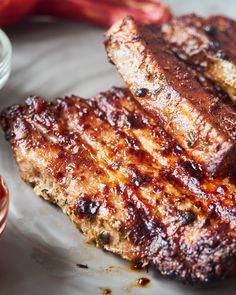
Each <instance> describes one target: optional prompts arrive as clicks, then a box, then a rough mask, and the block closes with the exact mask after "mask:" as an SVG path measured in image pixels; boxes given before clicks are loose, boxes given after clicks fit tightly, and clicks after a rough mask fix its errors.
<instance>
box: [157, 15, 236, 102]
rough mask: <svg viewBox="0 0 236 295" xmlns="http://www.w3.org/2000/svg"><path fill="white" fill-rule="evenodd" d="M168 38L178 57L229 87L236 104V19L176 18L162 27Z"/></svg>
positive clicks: (213, 17)
mask: <svg viewBox="0 0 236 295" xmlns="http://www.w3.org/2000/svg"><path fill="white" fill-rule="evenodd" d="M161 31H162V33H163V35H164V38H165V40H166V41H167V42H168V43H169V44H171V47H172V49H173V50H174V52H175V53H177V54H178V56H179V57H180V58H181V59H183V60H185V61H187V62H188V63H190V64H193V65H195V66H198V67H200V68H201V69H202V70H203V72H204V74H205V75H206V76H207V77H209V78H210V79H211V80H213V81H214V82H216V83H218V84H219V85H220V86H221V87H222V88H223V89H225V90H226V91H227V92H228V94H229V96H230V97H231V99H232V101H233V102H234V103H235V104H236V22H235V21H233V20H231V19H229V18H226V17H223V16H211V17H208V18H206V19H204V18H202V17H199V16H196V15H194V14H190V15H184V16H181V17H176V18H173V20H172V21H170V22H169V23H167V24H165V25H163V26H162V28H161Z"/></svg>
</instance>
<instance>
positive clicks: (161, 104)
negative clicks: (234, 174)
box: [105, 17, 236, 174]
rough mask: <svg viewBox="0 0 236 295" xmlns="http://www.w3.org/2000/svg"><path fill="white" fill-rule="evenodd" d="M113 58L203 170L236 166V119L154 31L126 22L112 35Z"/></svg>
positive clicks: (109, 40)
mask: <svg viewBox="0 0 236 295" xmlns="http://www.w3.org/2000/svg"><path fill="white" fill-rule="evenodd" d="M105 46H106V49H107V52H108V57H109V59H110V60H111V61H112V62H113V63H114V64H115V65H116V67H117V69H118V71H119V73H120V74H121V76H122V78H123V79H124V81H125V82H126V84H127V86H128V87H129V89H130V90H131V92H132V94H133V95H134V97H135V98H136V99H137V100H138V101H139V102H140V104H141V105H142V107H143V108H144V109H145V110H146V111H148V112H149V113H151V114H152V115H153V116H154V117H156V119H157V120H158V121H159V123H160V124H161V125H162V126H163V127H164V129H165V130H166V131H167V132H168V133H169V134H170V135H171V136H173V138H174V139H175V140H176V141H177V142H178V143H179V144H180V146H181V147H183V148H184V149H185V150H186V151H187V152H188V154H189V155H190V156H191V157H192V158H193V159H194V160H195V161H196V162H197V163H199V164H201V165H202V166H203V168H204V169H205V170H206V171H207V172H209V173H211V174H216V173H222V174H223V173H225V172H226V173H227V172H228V171H229V169H235V167H236V164H235V163H236V161H235V159H236V130H235V126H236V125H235V124H236V114H235V111H234V110H233V109H232V108H230V106H228V105H226V104H224V103H223V102H220V104H219V98H218V97H215V96H213V95H212V94H210V93H208V92H207V91H206V90H205V89H204V88H203V87H202V86H201V85H200V84H199V82H198V81H197V80H196V79H195V78H194V77H193V75H192V74H191V72H190V71H189V70H188V68H187V66H186V65H185V64H184V63H183V62H181V61H179V60H178V59H177V57H175V56H174V54H173V53H172V52H171V51H170V50H169V48H168V47H167V46H166V44H165V43H164V42H163V40H162V39H161V36H159V37H158V34H157V32H156V31H155V32H154V31H152V29H151V28H150V27H147V26H143V25H141V24H138V23H136V22H135V21H134V20H133V19H132V18H130V17H128V18H125V19H123V20H121V21H119V22H117V23H116V24H114V25H113V26H112V27H111V28H110V30H109V31H108V32H107V35H106V41H105Z"/></svg>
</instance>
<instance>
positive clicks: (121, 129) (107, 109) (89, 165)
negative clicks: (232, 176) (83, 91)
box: [0, 88, 236, 282]
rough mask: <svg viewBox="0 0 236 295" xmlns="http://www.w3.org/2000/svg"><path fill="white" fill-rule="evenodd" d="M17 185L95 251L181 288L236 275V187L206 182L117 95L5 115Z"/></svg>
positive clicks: (116, 91)
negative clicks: (148, 268) (58, 211)
mask: <svg viewBox="0 0 236 295" xmlns="http://www.w3.org/2000/svg"><path fill="white" fill-rule="evenodd" d="M0 119H1V125H2V127H3V129H4V131H5V135H6V138H7V139H8V140H9V141H10V142H11V145H12V148H13V152H14V155H15V158H16V161H17V163H18V165H19V169H20V173H21V176H22V178H23V179H24V180H25V181H26V182H28V183H30V184H31V185H32V186H33V187H34V190H35V192H36V193H37V194H39V195H41V196H42V197H44V198H45V199H47V200H50V201H52V202H55V203H57V204H58V205H59V206H61V207H62V209H63V211H64V212H65V213H66V214H68V215H69V216H70V218H71V219H72V220H73V222H74V223H75V224H76V226H77V227H79V228H81V229H82V230H83V232H84V233H85V235H86V236H87V237H88V239H90V240H94V241H96V243H97V245H98V246H101V247H104V248H105V249H107V250H109V251H112V252H115V253H117V254H119V255H121V256H122V257H123V258H125V259H128V260H134V261H139V262H140V263H141V264H142V265H143V266H145V265H152V266H154V267H156V268H157V269H158V270H159V271H160V272H161V273H163V274H165V275H168V276H170V277H175V278H177V279H180V280H183V281H186V282H195V281H208V280H210V279H215V278H222V277H225V276H227V275H234V274H235V271H236V259H235V258H236V212H235V208H236V207H235V205H236V204H235V202H236V200H235V194H236V188H235V185H234V184H233V183H232V182H231V181H230V180H229V179H227V178H225V179H222V178H216V179H214V180H213V179H210V178H207V177H206V176H204V175H203V173H202V171H201V169H200V167H198V166H197V165H196V164H194V163H193V162H192V161H191V160H189V159H188V158H187V157H186V155H185V153H184V151H183V150H182V149H181V148H180V147H179V146H178V145H176V143H175V142H174V141H173V140H172V139H171V138H170V137H169V136H168V135H167V134H166V133H165V131H163V130H162V129H161V128H160V127H158V125H157V124H156V122H155V120H153V118H151V117H150V116H148V115H147V114H146V113H145V112H144V111H143V110H142V108H141V107H140V105H139V104H138V103H137V102H135V100H134V99H133V98H132V97H131V95H130V93H129V92H128V91H127V90H125V89H121V88H113V89H111V90H110V91H108V92H106V93H102V94H100V95H98V96H97V97H96V98H93V99H87V100H84V99H81V98H79V97H75V96H72V97H65V98H62V99H57V100H56V101H55V102H53V103H49V102H46V101H44V100H43V99H42V98H38V97H31V98H29V99H27V100H26V103H25V104H24V105H18V106H13V107H11V108H9V109H7V110H5V111H3V112H2V113H1V117H0Z"/></svg>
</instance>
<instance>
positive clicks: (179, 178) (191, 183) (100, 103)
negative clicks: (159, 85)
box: [97, 88, 235, 226]
mask: <svg viewBox="0 0 236 295" xmlns="http://www.w3.org/2000/svg"><path fill="white" fill-rule="evenodd" d="M113 92H115V93H119V91H118V90H117V89H116V88H114V89H112V90H111V93H113ZM126 95H127V94H126ZM111 97H113V96H112V95H108V98H109V105H108V102H106V101H105V100H106V98H105V97H103V96H98V97H97V107H100V108H101V109H102V111H103V114H104V115H103V120H105V121H106V122H109V118H107V117H109V114H110V110H111V107H110V104H112V103H113V102H112V101H111ZM119 101H120V104H119V103H118V99H117V98H116V102H115V108H116V109H118V110H120V109H122V108H124V107H125V108H126V110H127V109H129V110H130V111H132V110H133V107H137V103H136V102H135V101H134V100H132V99H130V100H129V102H128V103H127V100H125V99H122V96H121V97H120V100H119ZM126 115H128V114H127V113H126ZM123 120H124V121H125V118H123ZM118 122H119V123H118ZM118 122H117V124H114V122H113V123H112V126H113V127H114V128H115V127H117V126H118V125H120V126H123V125H122V124H121V123H120V121H118ZM145 122H146V124H147V126H149V127H148V129H147V131H148V132H145V131H146V129H145V128H141V132H140V130H133V129H131V130H130V129H128V130H126V129H123V131H124V132H125V133H128V134H129V135H130V136H132V137H134V138H135V136H136V135H135V134H136V132H138V133H137V138H138V139H139V140H141V139H142V138H145V139H146V138H150V132H149V131H150V127H151V126H150V125H148V123H149V121H148V120H147V118H146V119H145ZM154 126H155V125H154ZM152 127H153V126H152ZM158 129H159V127H158V126H157V125H156V126H155V130H156V136H155V141H153V136H152V133H151V144H149V145H150V146H152V147H158V146H159V145H160V146H161V145H164V146H165V145H166V142H168V143H169V142H171V139H170V138H168V136H167V135H164V133H163V132H160V131H159V130H158ZM141 141H142V140H141ZM171 145H172V144H171ZM142 149H143V150H146V146H145V143H143V142H142ZM160 149H161V147H160ZM173 149H176V144H175V143H173ZM148 153H149V154H151V155H152V156H153V157H154V159H158V160H159V161H160V155H159V154H158V153H156V152H155V150H148ZM179 157H180V155H177V158H171V161H167V162H164V161H160V163H161V165H162V166H164V167H165V168H163V169H162V170H163V173H164V174H162V175H163V176H164V177H166V176H167V175H168V178H167V179H168V182H171V183H172V184H173V185H174V186H176V185H177V186H178V189H182V190H183V194H186V192H188V193H187V194H188V195H189V192H190V195H191V193H194V194H195V198H196V196H197V197H198V199H200V203H201V202H202V200H203V201H204V199H206V198H208V199H211V198H212V202H217V198H214V193H213V194H210V195H209V193H208V191H207V190H206V189H205V185H206V184H207V182H208V181H209V180H205V178H204V179H203V174H202V172H201V171H200V170H199V167H198V166H197V165H195V164H194V163H192V162H190V161H189V160H187V159H186V158H185V157H184V155H182V158H180V159H179ZM164 158H165V159H167V160H168V159H169V158H170V156H165V157H164ZM151 162H153V161H151ZM170 167H173V168H170ZM203 180H205V181H203ZM202 181H203V183H202ZM211 182H212V180H211ZM201 183H202V184H201ZM178 184H179V185H178ZM186 189H187V191H186ZM220 198H224V199H227V198H229V199H231V202H233V200H234V193H233V194H232V193H231V195H229V192H228V195H227V193H225V195H224V197H220ZM185 200H186V201H187V198H186V197H185ZM190 200H191V199H190ZM218 203H219V202H218ZM231 204H232V203H231ZM203 208H204V205H203ZM229 211H231V216H230V214H229V215H227V214H224V216H225V218H226V220H227V222H229V221H230V223H232V224H234V226H235V222H234V221H233V220H234V213H233V210H232V208H231V209H230V210H229ZM203 212H208V210H207V209H204V210H203ZM222 213H223V211H222ZM217 214H219V213H217ZM222 215H223V214H222ZM226 216H227V217H226Z"/></svg>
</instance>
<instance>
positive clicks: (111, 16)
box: [0, 0, 171, 27]
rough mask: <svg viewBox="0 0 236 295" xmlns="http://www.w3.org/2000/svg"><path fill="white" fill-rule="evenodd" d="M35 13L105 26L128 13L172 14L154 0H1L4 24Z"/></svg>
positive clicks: (143, 17)
mask: <svg viewBox="0 0 236 295" xmlns="http://www.w3.org/2000/svg"><path fill="white" fill-rule="evenodd" d="M31 13H34V14H41V15H51V16H54V17H60V18H65V19H71V20H78V21H86V22H92V23H95V24H98V25H101V26H105V27H108V26H110V25H111V24H112V23H113V22H115V21H116V20H118V19H119V18H121V17H124V16H127V15H130V16H133V17H134V18H135V19H136V20H137V21H138V22H142V23H150V24H161V23H163V22H166V21H167V20H169V19H170V18H171V13H170V9H169V7H168V6H167V5H165V4H162V3H161V2H156V1H154V0H24V1H22V0H1V1H0V26H7V25H10V24H13V23H16V22H18V21H20V20H21V19H23V18H24V17H25V16H27V15H29V14H31Z"/></svg>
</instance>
